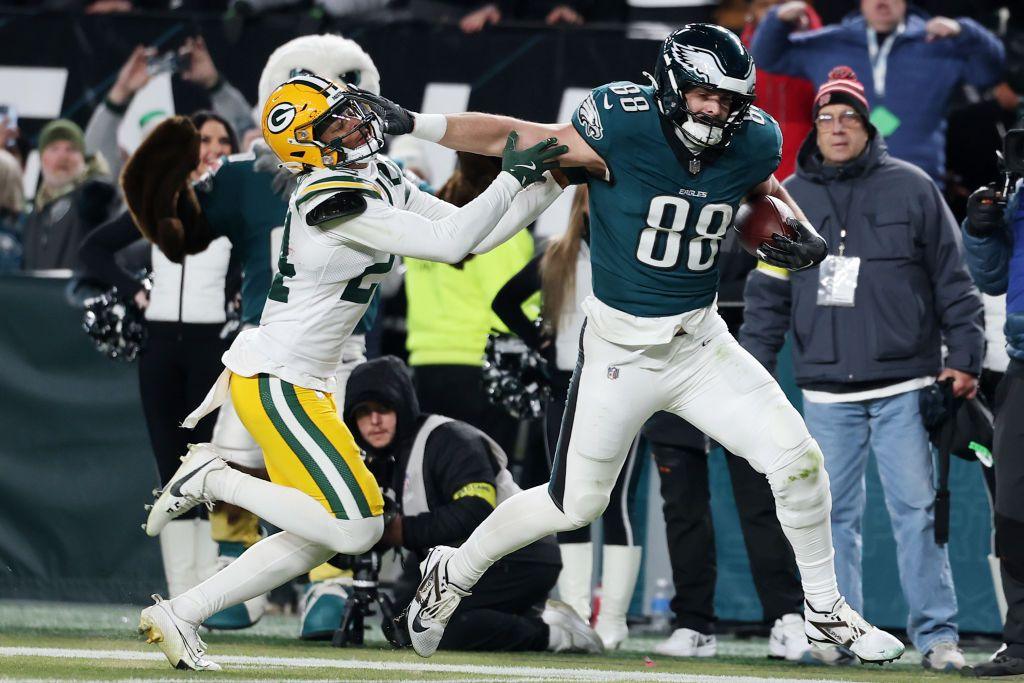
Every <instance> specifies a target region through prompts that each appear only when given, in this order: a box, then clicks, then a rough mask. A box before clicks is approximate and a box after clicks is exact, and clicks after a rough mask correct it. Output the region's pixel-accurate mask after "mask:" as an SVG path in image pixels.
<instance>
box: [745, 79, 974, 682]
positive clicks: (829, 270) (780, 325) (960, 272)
mask: <svg viewBox="0 0 1024 683" xmlns="http://www.w3.org/2000/svg"><path fill="white" fill-rule="evenodd" d="M868 112H869V109H868V103H867V99H866V98H865V97H864V91H863V86H862V85H861V84H860V83H859V82H858V81H857V78H856V75H855V74H854V73H853V71H852V70H851V69H849V68H848V67H837V68H836V69H834V70H833V72H832V73H831V74H830V80H829V81H828V82H827V83H826V84H825V85H823V86H822V87H821V88H820V89H819V90H818V94H817V95H816V97H815V104H814V110H813V116H814V119H815V128H816V129H815V130H812V131H811V133H810V134H809V135H808V137H807V140H806V141H805V142H804V145H803V147H802V148H801V150H800V153H799V155H798V158H797V163H798V167H797V173H796V175H794V176H791V177H790V178H789V179H788V180H786V182H785V183H784V185H785V187H786V189H787V190H789V192H790V194H792V195H793V198H794V199H796V201H797V202H799V204H800V206H801V207H802V208H803V210H804V211H805V212H806V213H807V216H808V218H809V219H810V220H811V221H812V222H813V223H814V224H815V225H816V226H818V229H819V231H820V232H821V235H822V237H824V238H825V239H826V240H827V241H828V244H829V256H828V258H826V260H825V261H823V262H822V263H821V264H820V265H819V266H816V267H814V268H808V269H807V270H803V271H797V272H794V273H791V274H789V276H788V277H787V274H786V273H785V271H780V270H777V269H773V268H770V267H768V266H766V265H765V264H759V266H758V268H757V269H756V270H755V271H754V272H752V273H751V274H750V276H749V277H748V279H747V286H746V291H745V301H746V317H745V320H744V323H743V326H742V327H741V329H740V343H741V344H742V345H743V347H744V348H746V349H747V350H748V351H750V352H751V353H752V354H753V355H754V356H755V357H756V358H758V360H760V361H761V363H763V364H764V365H765V366H766V367H768V368H769V369H773V368H774V366H775V358H776V355H777V354H778V352H779V349H780V348H781V347H782V344H783V339H784V337H785V334H786V332H787V331H788V332H790V333H791V335H792V342H793V365H794V370H795V375H796V381H797V384H798V385H799V386H800V387H801V389H803V396H804V418H805V419H806V421H807V427H808V429H810V432H811V435H812V436H813V437H814V438H815V439H816V440H817V441H818V443H819V444H820V445H821V449H822V451H823V453H824V455H825V469H826V470H827V472H828V476H829V481H830V487H831V492H832V499H833V503H832V537H833V544H834V546H835V553H836V554H835V563H836V575H837V577H838V580H839V590H840V591H842V592H843V594H844V595H846V596H847V600H848V601H849V603H850V606H851V607H853V608H854V609H856V610H862V609H863V608H864V604H863V603H864V599H863V591H862V586H861V519H862V517H863V513H864V502H865V493H864V472H865V467H866V465H867V458H868V452H869V451H872V452H874V454H875V459H876V462H877V465H878V473H879V477H880V478H881V481H882V488H883V492H884V494H885V501H886V506H887V508H888V510H889V517H890V519H891V521H892V526H893V531H894V533H895V536H896V552H897V560H898V563H899V574H900V585H901V587H902V589H903V595H904V597H905V598H906V601H907V604H908V606H909V608H910V614H909V618H908V623H907V634H908V635H909V636H910V639H911V641H912V642H913V644H914V646H915V647H917V649H918V650H919V651H920V652H921V653H922V654H923V655H924V658H923V660H922V663H923V664H924V666H925V668H933V669H939V670H943V669H949V668H955V669H960V668H962V667H963V666H965V662H964V658H963V654H962V653H961V652H960V650H959V648H958V645H957V644H958V640H959V636H958V632H957V625H956V621H955V620H956V614H957V602H956V594H955V592H954V590H953V575H952V572H951V570H950V565H949V557H948V555H947V552H946V548H945V547H944V546H941V545H939V544H937V543H936V542H935V538H934V532H933V527H934V519H935V506H934V500H935V489H934V486H933V484H932V454H931V449H930V446H929V442H928V434H927V433H926V431H925V428H924V425H923V424H922V421H921V414H920V409H919V406H918V401H919V393H920V390H921V389H922V388H923V387H925V386H927V385H929V384H931V383H932V382H934V381H935V379H936V376H938V378H939V379H945V378H947V377H948V378H951V379H952V380H953V388H954V392H955V393H956V394H957V395H958V396H970V395H973V394H974V392H975V391H976V390H977V379H976V377H977V375H978V374H979V373H980V371H981V361H982V356H983V352H984V335H983V331H982V322H981V321H982V304H981V298H980V296H979V294H978V291H977V289H975V287H974V285H973V284H972V283H971V279H970V276H969V275H968V273H967V269H966V266H965V264H964V256H963V245H962V242H961V240H960V234H959V230H958V229H957V226H956V224H955V222H954V220H953V216H952V214H951V213H950V211H949V208H948V207H947V206H946V204H945V202H944V201H943V199H942V196H941V195H940V194H939V190H938V188H937V187H936V186H935V184H934V183H933V182H932V181H931V180H930V179H929V178H928V176H927V175H925V174H924V172H922V171H921V170H919V169H918V168H916V167H915V166H912V165H911V164H908V163H906V162H903V161H899V160H896V159H893V158H891V157H890V156H889V155H888V154H887V153H886V148H885V143H884V142H883V140H882V136H881V135H880V134H879V133H878V131H877V130H876V129H875V127H874V126H873V125H871V123H870V122H869V113H868ZM943 342H945V344H946V346H947V347H948V349H949V351H948V355H947V357H946V360H945V362H943V360H942V344H943Z"/></svg>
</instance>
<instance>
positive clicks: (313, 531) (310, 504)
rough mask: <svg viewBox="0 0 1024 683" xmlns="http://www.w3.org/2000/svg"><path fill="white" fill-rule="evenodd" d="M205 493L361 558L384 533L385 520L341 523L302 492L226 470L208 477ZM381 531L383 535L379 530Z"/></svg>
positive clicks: (345, 521)
mask: <svg viewBox="0 0 1024 683" xmlns="http://www.w3.org/2000/svg"><path fill="white" fill-rule="evenodd" d="M203 487H204V488H205V490H206V491H207V492H208V493H210V494H211V495H212V496H213V497H214V498H216V499H217V500H222V501H224V502H226V503H232V504H233V505H237V506H238V507H241V508H245V509H246V510H248V511H249V512H251V513H253V514H254V515H256V516H257V517H260V518H261V519H265V520H267V521H268V522H270V523H271V524H273V525H274V526H276V527H278V528H279V529H283V530H285V531H290V532H291V533H293V534H295V535H296V536H299V537H301V538H304V539H307V540H309V541H313V542H315V543H319V544H320V545H324V546H327V547H329V548H333V549H334V551H335V552H339V553H347V554H353V555H358V554H359V553H363V552H366V551H367V550H369V549H370V548H371V547H373V545H374V544H375V543H376V542H377V541H378V540H379V539H380V536H381V533H383V531H384V523H383V519H382V518H381V517H368V518H365V519H356V520H341V519H335V517H334V516H333V515H332V514H331V513H330V512H328V511H327V508H325V507H324V506H323V505H321V504H320V503H318V502H317V501H316V500H314V499H313V498H311V497H309V496H307V495H306V494H305V493H303V492H302V491H299V490H298V489H293V488H290V487H288V486H281V485H280V484H274V483H273V482H269V481H264V480H262V479H257V478H256V477H253V476H251V475H248V474H245V473H243V472H239V471H238V470H234V469H231V468H230V467H225V468H222V469H219V470H214V471H213V472H210V473H209V474H208V475H206V480H205V482H204V484H203ZM378 527H379V529H380V530H379V531H376V529H377V528H378Z"/></svg>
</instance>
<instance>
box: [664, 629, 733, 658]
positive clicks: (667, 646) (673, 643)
mask: <svg viewBox="0 0 1024 683" xmlns="http://www.w3.org/2000/svg"><path fill="white" fill-rule="evenodd" d="M654 651H655V652H657V653H658V654H659V655H667V656H669V657H714V656H715V655H717V654H718V639H717V638H715V636H714V634H711V635H706V634H704V633H701V632H700V631H694V630H693V629H691V628H677V629H676V630H675V631H673V632H672V635H670V636H669V637H668V639H666V640H663V641H662V642H660V643H658V644H657V645H655V646H654Z"/></svg>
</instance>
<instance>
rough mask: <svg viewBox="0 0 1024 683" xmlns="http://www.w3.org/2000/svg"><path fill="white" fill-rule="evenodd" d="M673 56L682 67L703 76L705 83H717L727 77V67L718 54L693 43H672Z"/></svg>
mask: <svg viewBox="0 0 1024 683" xmlns="http://www.w3.org/2000/svg"><path fill="white" fill-rule="evenodd" d="M672 58H673V59H674V60H675V61H676V63H677V64H679V65H680V66H682V67H685V68H687V69H689V70H690V71H693V72H694V73H696V74H699V75H700V76H702V77H703V80H704V82H705V83H710V84H712V85H717V84H718V83H720V82H721V81H722V79H723V78H724V77H725V67H723V66H722V64H721V62H719V61H718V56H717V55H715V53H713V52H709V51H708V50H703V49H701V48H699V47H694V46H692V45H682V44H680V43H675V42H674V43H672Z"/></svg>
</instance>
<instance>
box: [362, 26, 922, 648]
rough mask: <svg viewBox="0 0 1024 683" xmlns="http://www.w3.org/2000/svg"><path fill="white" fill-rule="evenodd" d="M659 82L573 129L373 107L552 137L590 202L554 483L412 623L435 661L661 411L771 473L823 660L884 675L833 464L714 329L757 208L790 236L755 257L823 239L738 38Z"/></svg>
mask: <svg viewBox="0 0 1024 683" xmlns="http://www.w3.org/2000/svg"><path fill="white" fill-rule="evenodd" d="M649 78H650V80H651V83H650V84H643V85H641V84H636V83H630V82H625V81H622V82H617V83H610V84H608V85H603V86H600V87H598V88H595V89H594V90H593V91H591V93H590V95H589V96H588V97H587V98H586V99H585V100H584V102H583V103H582V104H581V105H580V107H579V108H578V110H577V111H576V113H575V115H574V116H573V118H572V121H571V122H567V123H562V124H548V125H543V124H535V123H527V122H523V121H517V120H515V119H511V118H508V117H501V116H492V115H486V114H475V113H470V114H452V115H447V116H444V115H426V114H414V113H412V112H409V111H407V110H405V109H403V108H401V107H400V106H398V105H396V104H394V103H392V102H389V101H386V100H383V99H381V100H379V107H380V109H381V111H382V112H383V113H384V116H385V120H386V124H387V131H388V132H389V133H396V134H397V133H406V132H411V133H412V134H413V135H416V136H419V137H421V138H424V139H428V140H432V141H435V142H440V143H441V144H442V145H445V146H447V147H451V148H454V149H459V150H466V151H471V152H476V153H481V154H491V155H496V154H500V151H501V144H502V141H503V140H504V136H505V135H507V134H508V132H509V131H510V130H512V129H513V128H515V129H516V130H518V131H520V133H521V134H522V135H523V140H524V142H526V143H527V144H531V143H533V142H535V141H537V140H541V139H543V138H545V137H548V136H552V135H554V136H556V137H558V139H559V141H560V142H562V143H563V144H566V145H568V147H569V153H568V154H566V155H565V156H563V157H562V158H561V159H560V161H561V164H562V165H563V166H576V167H580V169H581V171H582V172H580V173H579V175H581V176H583V179H584V180H585V182H586V183H587V184H588V186H589V188H590V207H591V208H590V216H591V242H590V247H591V263H592V265H593V285H594V296H593V297H591V298H590V299H588V300H587V301H586V302H585V303H584V305H583V307H584V310H585V312H586V314H587V322H586V325H585V327H584V332H583V334H582V335H581V340H580V352H579V362H578V364H577V367H576V371H575V374H574V377H573V381H572V386H571V388H570V394H569V400H568V402H567V405H566V411H565V415H564V418H563V422H562V433H561V436H560V438H559V443H558V449H557V450H558V452H557V459H556V464H555V467H554V472H553V475H552V480H551V482H550V484H549V485H548V486H541V487H537V488H534V489H531V490H528V491H524V492H523V493H521V494H519V495H518V496H515V497H513V498H511V499H509V500H508V501H506V502H505V503H503V504H502V505H501V506H499V507H498V508H497V509H496V510H495V511H494V512H493V513H492V514H491V516H490V517H489V518H488V519H487V520H486V521H485V522H484V523H483V524H481V525H480V526H479V527H478V528H477V529H476V531H475V532H474V533H473V535H472V536H470V538H469V539H468V540H467V541H466V542H465V543H464V544H463V545H462V546H461V547H460V548H458V549H453V548H444V547H438V548H435V549H433V550H432V551H431V553H430V554H429V555H428V557H427V559H426V560H425V561H424V563H423V567H422V570H423V583H422V584H421V586H420V589H419V591H418V592H417V596H416V598H415V600H414V601H413V602H412V603H411V604H410V605H409V609H408V610H407V612H406V619H407V622H408V630H409V634H410V636H411V639H412V642H413V646H414V647H415V648H416V651H417V652H418V653H419V654H421V655H423V656H429V655H430V654H431V653H432V652H433V651H434V649H435V648H436V646H437V643H438V641H439V640H440V638H441V635H442V633H443V631H444V627H445V624H446V623H447V621H448V618H449V617H450V616H451V614H452V612H453V611H454V609H455V606H456V605H457V604H458V602H459V600H460V599H461V598H462V597H465V596H466V595H468V594H469V593H468V592H469V590H470V589H471V588H472V586H473V584H474V583H475V582H476V581H477V579H479V577H480V576H481V575H482V574H483V573H484V571H485V570H486V569H487V568H488V567H490V566H491V564H492V563H493V562H495V561H496V560H498V559H499V558H501V557H502V556H504V555H506V554H507V553H509V552H511V551H513V550H515V549H517V548H520V547H522V546H524V545H526V544H527V543H530V542H532V541H534V540H536V539H538V538H540V537H542V536H544V535H546V534H550V533H552V532H555V531H564V530H568V529H573V528H578V527H581V526H584V525H586V524H589V523H590V522H591V521H593V520H594V519H595V518H597V517H598V516H599V515H600V514H601V512H602V510H603V509H604V508H605V506H606V505H607V504H608V496H609V492H610V491H611V489H612V486H613V485H614V483H615V480H616V477H617V476H618V473H619V470H620V468H621V467H622V463H623V460H624V458H625V456H626V453H627V449H628V446H629V443H630V441H631V440H632V439H633V437H634V436H635V435H636V433H637V431H638V430H639V428H640V426H641V425H642V424H643V423H644V421H645V420H646V419H647V418H648V417H649V416H651V415H652V414H653V413H655V412H656V411H658V410H667V411H670V412H673V413H675V414H677V415H679V416H680V417H682V418H684V419H686V420H687V421H689V422H690V423H691V424H693V425H694V426H696V427H697V428H698V429H700V430H701V431H703V432H704V433H705V434H708V435H709V436H711V437H712V438H714V439H715V440H716V441H718V442H719V443H721V444H722V445H723V446H725V447H726V448H728V449H729V450H731V451H732V452H734V453H736V454H738V455H740V456H742V457H745V458H747V459H748V460H749V461H750V463H751V465H752V466H753V467H754V468H755V469H757V470H758V471H759V472H763V473H764V474H765V476H767V477H768V480H769V482H770V484H771V487H772V491H773V492H774V494H775V499H776V504H777V509H778V516H779V520H780V522H781V524H782V527H783V530H784V531H785V533H786V537H787V538H788V539H789V541H790V543H791V544H792V546H793V550H794V552H795V555H796V559H797V563H798V564H799V567H800V573H801V579H802V584H803V588H804V595H805V599H806V604H805V622H806V623H805V632H806V634H807V637H808V639H809V640H810V641H811V642H812V643H814V644H817V645H819V646H822V647H829V646H841V647H846V648H848V649H849V650H850V651H851V652H852V653H853V654H855V655H857V656H858V657H860V659H862V660H863V661H870V662H877V663H882V662H885V661H890V660H893V659H895V658H897V657H899V656H900V655H901V654H902V653H903V649H904V648H903V645H902V643H900V641H899V640H898V639H896V638H895V637H893V636H892V635H890V634H888V633H886V632H884V631H882V630H880V629H878V628H875V627H874V626H871V625H870V624H868V623H867V622H866V621H865V620H864V619H863V618H862V617H861V616H860V615H859V614H857V613H856V612H855V611H854V610H853V609H852V608H850V607H849V606H848V605H847V604H846V601H845V600H844V599H843V598H842V597H841V596H840V594H839V591H838V589H837V586H836V576H835V569H834V565H833V559H832V558H833V551H832V538H831V531H830V524H829V511H830V508H831V498H830V495H829V488H828V476H827V474H826V472H825V468H824V467H823V462H824V461H823V456H822V453H821V450H820V449H819V447H818V445H817V444H816V443H815V442H814V440H813V439H812V438H811V436H810V434H809V433H808V432H807V428H806V427H805V426H804V423H803V420H802V419H801V417H800V415H799V413H798V412H797V411H796V410H795V409H794V408H793V407H792V406H791V405H790V403H789V402H788V400H787V399H786V397H785V395H784V394H783V393H782V390H781V389H780V388H779V386H778V384H777V383H776V382H775V380H774V379H773V378H772V376H771V375H770V374H769V373H768V372H767V371H766V370H765V369H764V368H763V367H761V365H760V364H759V363H758V362H757V361H756V360H754V359H753V357H751V356H750V355H749V354H748V353H747V352H746V351H744V350H743V349H741V348H740V346H739V345H738V344H737V342H736V340H735V339H733V337H732V336H731V335H730V334H729V332H728V330H727V329H726V325H725V323H724V322H723V321H722V319H721V318H720V317H719V316H718V313H717V311H716V308H715V299H716V295H717V288H718V271H717V268H718V246H719V243H720V241H721V239H722V238H723V237H724V236H725V233H726V231H727V230H728V228H729V226H730V225H731V224H732V220H733V216H734V215H735V212H736V209H737V207H738V206H739V204H740V201H741V200H742V199H743V197H744V196H746V195H747V194H767V195H773V196H775V197H778V198H779V199H781V200H782V201H784V202H785V203H786V204H788V205H789V206H790V208H791V209H792V210H793V213H794V215H795V216H796V219H795V220H792V222H791V224H790V225H791V227H792V228H793V229H794V231H795V233H796V236H795V237H794V238H793V239H788V238H784V237H776V238H775V241H774V242H773V243H769V244H767V245H766V246H763V247H762V248H761V250H760V251H759V254H758V255H759V256H760V258H761V259H762V260H764V261H766V262H768V263H769V264H771V265H775V266H779V267H783V268H789V269H793V270H796V269H802V268H808V267H812V266H814V265H816V264H817V263H819V262H820V261H821V260H822V259H824V257H825V255H826V251H827V247H826V245H825V242H824V241H823V240H822V239H821V237H819V236H818V234H817V233H816V232H815V231H814V229H813V228H812V227H811V225H810V224H809V223H808V222H807V220H806V217H805V216H804V214H803V212H802V211H801V210H800V207H799V206H797V205H796V203H795V202H794V201H793V200H792V198H790V196H789V194H788V193H787V192H786V191H785V190H784V189H783V188H782V187H781V186H780V185H779V182H778V181H777V180H776V179H775V177H774V175H773V173H774V171H775V168H776V167H777V166H778V163H779V154H780V147H781V142H782V136H781V133H780V132H779V127H778V125H777V124H776V123H775V121H774V120H772V118H771V117H770V116H769V115H768V114H766V113H765V112H763V111H761V110H760V109H758V108H756V107H754V106H753V104H752V103H753V99H754V63H753V60H752V59H751V58H750V55H749V54H748V53H747V51H746V50H745V49H744V47H743V45H742V44H741V43H740V41H739V40H738V39H737V38H736V36H735V35H733V34H732V33H730V32H729V31H727V30H725V29H723V28H720V27H717V26H712V25H708V24H689V25H686V26H684V27H683V28H681V29H679V30H677V31H675V32H674V33H672V34H671V35H670V36H669V37H668V38H667V39H666V40H665V42H664V44H663V46H662V49H661V52H660V54H659V58H658V63H657V66H656V68H655V75H654V76H653V77H649Z"/></svg>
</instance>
